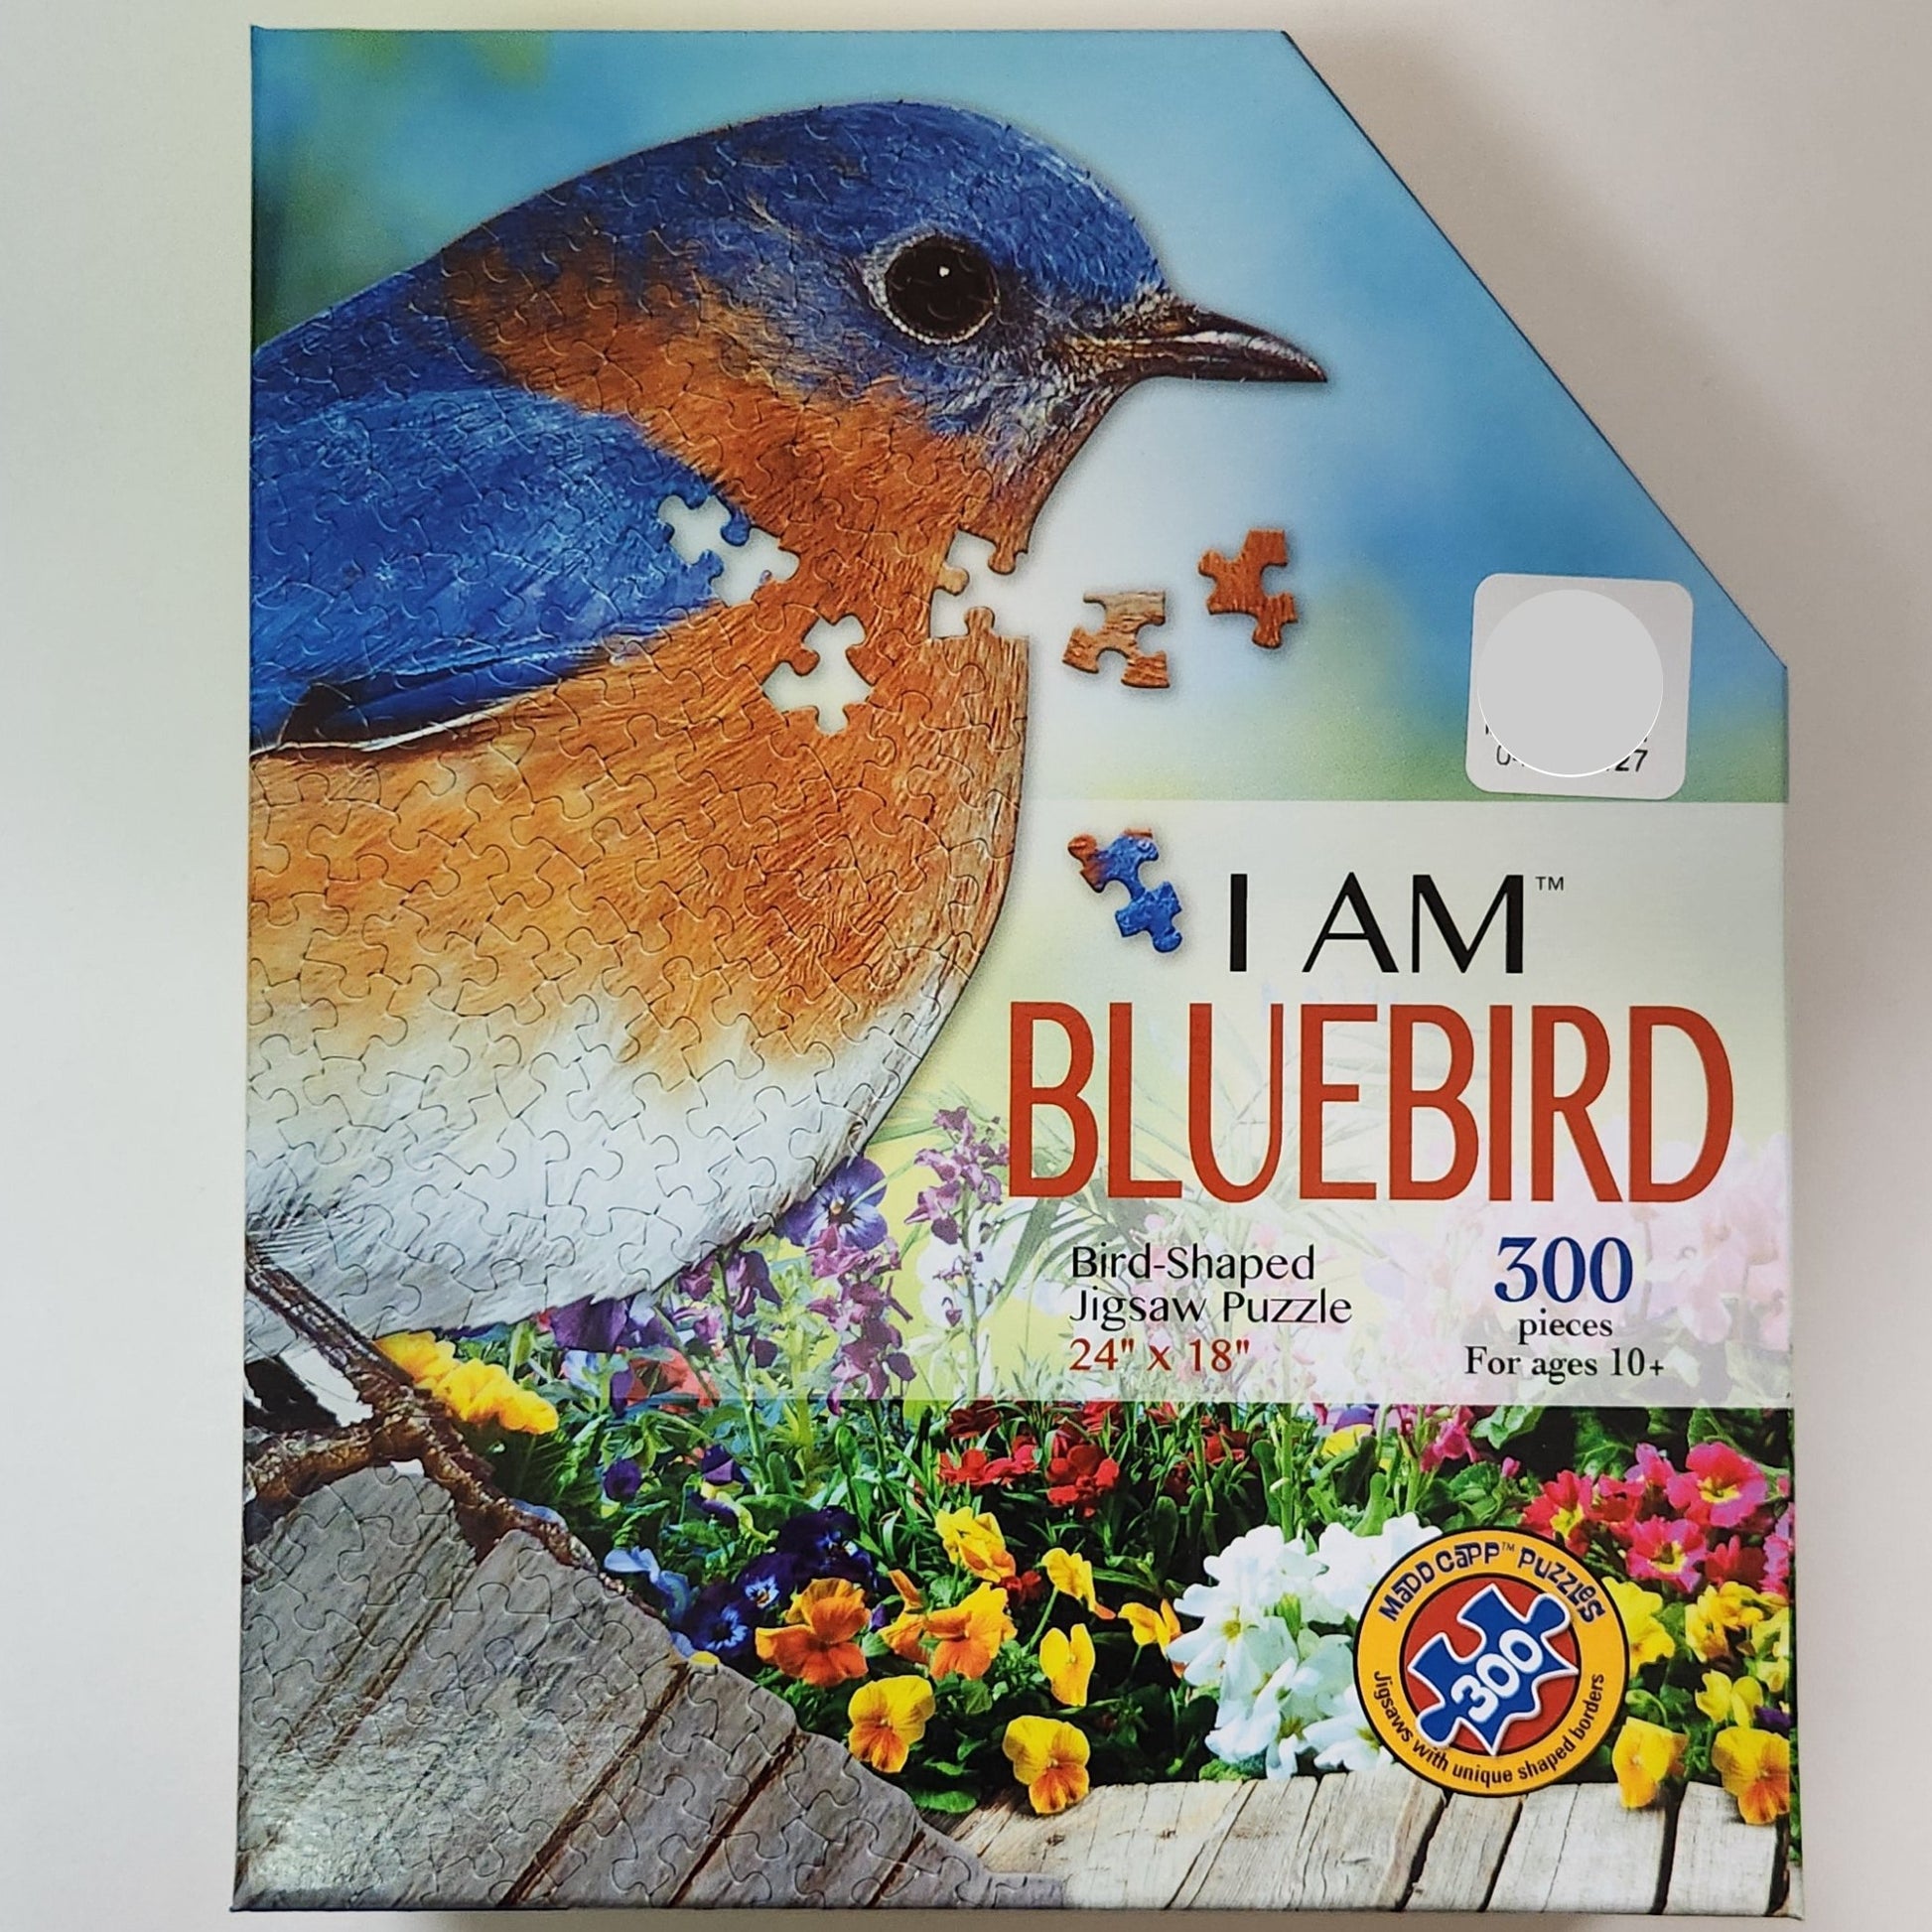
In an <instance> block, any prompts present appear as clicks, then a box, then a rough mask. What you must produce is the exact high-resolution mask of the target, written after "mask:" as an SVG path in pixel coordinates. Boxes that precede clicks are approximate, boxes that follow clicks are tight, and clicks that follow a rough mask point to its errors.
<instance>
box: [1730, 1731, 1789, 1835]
mask: <svg viewBox="0 0 1932 1932" xmlns="http://www.w3.org/2000/svg"><path fill="white" fill-rule="evenodd" d="M1711 1768H1712V1769H1713V1770H1714V1771H1716V1772H1717V1774H1718V1775H1719V1776H1720V1777H1721V1778H1723V1779H1724V1781H1725V1790H1726V1791H1728V1792H1729V1793H1730V1795H1731V1796H1732V1797H1733V1798H1735V1799H1736V1800H1737V1812H1738V1815H1739V1817H1741V1818H1742V1819H1743V1821H1744V1823H1745V1824H1747V1825H1769V1824H1771V1823H1773V1822H1774V1821H1775V1820H1777V1819H1780V1818H1782V1817H1783V1816H1784V1814H1785V1813H1786V1812H1787V1811H1789V1810H1790V1809H1791V1745H1790V1743H1789V1742H1788V1741H1787V1740H1786V1739H1785V1738H1783V1737H1780V1736H1779V1735H1778V1734H1777V1732H1776V1731H1774V1730H1751V1729H1746V1728H1745V1727H1744V1726H1742V1725H1738V1726H1736V1727H1734V1728H1732V1729H1729V1730H1721V1731H1719V1732H1718V1734H1717V1736H1716V1737H1715V1738H1714V1739H1713V1740H1712V1744H1711Z"/></svg>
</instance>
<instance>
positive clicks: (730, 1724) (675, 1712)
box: [505, 1669, 795, 1905]
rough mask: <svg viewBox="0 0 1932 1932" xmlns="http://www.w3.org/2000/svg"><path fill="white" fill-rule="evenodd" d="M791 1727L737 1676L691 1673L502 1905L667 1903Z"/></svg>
mask: <svg viewBox="0 0 1932 1932" xmlns="http://www.w3.org/2000/svg"><path fill="white" fill-rule="evenodd" d="M794 1728H795V1725H794V1724H793V1720H792V1715H791V1712H790V1710H789V1709H788V1708H787V1707H786V1706H785V1705H784V1704H783V1703H782V1702H781V1701H780V1700H779V1699H777V1698H775V1697H773V1696H771V1695H770V1693H769V1692H767V1691H761V1690H759V1688H758V1687H757V1686H756V1685H755V1684H752V1683H750V1682H748V1681H747V1680H746V1679H745V1678H743V1677H740V1676H739V1675H738V1673H737V1672H736V1671H728V1670H720V1669H712V1670H694V1671H691V1672H690V1673H689V1675H688V1676H687V1677H686V1678H685V1679H684V1681H683V1682H682V1683H681V1684H680V1685H679V1687H678V1688H677V1690H676V1691H675V1692H673V1694H672V1696H671V1698H670V1700H669V1702H668V1703H667V1704H666V1705H665V1707H664V1710H663V1713H662V1715H661V1716H660V1717H659V1718H658V1720H657V1722H656V1723H655V1724H654V1725H652V1726H651V1728H650V1729H649V1730H648V1731H647V1732H646V1733H644V1735H643V1737H642V1738H641V1740H639V1741H638V1742H637V1743H636V1744H635V1745H634V1746H633V1747H632V1748H630V1749H629V1750H627V1751H625V1752H624V1753H623V1754H622V1756H621V1757H620V1759H619V1760H618V1762H617V1763H616V1764H615V1765H614V1766H613V1767H612V1770H611V1772H610V1774H609V1775H608V1776H607V1777H606V1779H605V1780H604V1782H603V1783H602V1784H601V1785H600V1786H599V1788H598V1789H597V1791H596V1792H595V1793H594V1794H593V1796H592V1797H591V1799H590V1800H589V1802H588V1803H587V1804H585V1805H583V1806H581V1807H580V1808H579V1810H578V1811H577V1812H576V1813H575V1814H573V1815H572V1816H571V1817H570V1818H569V1819H568V1820H566V1821H564V1824H563V1826H562V1827H561V1828H560V1829H559V1830H558V1831H557V1832H555V1833H553V1835H552V1838H551V1841H550V1843H549V1844H547V1845H546V1846H545V1847H544V1849H543V1851H542V1852H540V1853H539V1854H538V1856H537V1858H536V1859H535V1860H533V1861H532V1862H531V1863H530V1864H529V1865H528V1866H526V1867H525V1868H524V1870H523V1871H522V1872H521V1873H520V1874H519V1875H518V1877H517V1880H516V1882H515V1884H514V1885H513V1886H512V1887H511V1889H510V1892H509V1894H508V1895H507V1897H506V1899H505V1902H506V1903H508V1904H518V1905H521V1904H530V1905H659V1904H668V1903H669V1902H670V1901H671V1900H672V1899H673V1898H675V1897H676V1896H677V1894H678V1892H679V1891H680V1890H681V1889H682V1888H683V1886H684V1884H685V1882H686V1881H687V1880H688V1879H689V1878H690V1876H691V1874H692V1873H693V1872H694V1871H696V1870H697V1868H698V1866H699V1864H700V1863H702V1861H703V1860H704V1858H705V1856H706V1854H707V1853H709V1852H710V1850H711V1847H712V1844H713V1841H714V1840H715V1839H716V1838H717V1837H718V1835H719V1833H720V1832H721V1831H723V1830H724V1828H725V1826H726V1825H727V1824H728V1823H729V1822H730V1820H731V1819H732V1818H733V1817H735V1816H736V1815H737V1813H738V1812H739V1811H740V1810H741V1809H743V1807H744V1806H745V1805H746V1804H747V1803H748V1802H749V1801H750V1799H751V1796H752V1793H753V1791H754V1789H755V1788H756V1787H757V1785H758V1782H759V1778H760V1776H761V1775H762V1773H763V1771H764V1769H765V1767H766V1765H767V1764H768V1763H769V1762H770V1760H771V1758H772V1756H773V1755H774V1753H775V1752H776V1751H777V1750H778V1749H779V1747H780V1746H781V1745H782V1744H783V1742H784V1740H785V1739H786V1738H787V1737H788V1736H790V1735H791V1733H792V1731H793V1729H794Z"/></svg>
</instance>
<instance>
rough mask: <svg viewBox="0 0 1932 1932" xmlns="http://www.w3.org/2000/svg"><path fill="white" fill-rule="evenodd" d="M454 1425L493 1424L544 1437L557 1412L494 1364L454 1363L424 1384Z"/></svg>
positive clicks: (550, 1427) (553, 1422) (553, 1426)
mask: <svg viewBox="0 0 1932 1932" xmlns="http://www.w3.org/2000/svg"><path fill="white" fill-rule="evenodd" d="M428 1387H429V1392H430V1394H431V1395H433V1396H434V1397H435V1398H436V1399H437V1401H438V1402H440V1403H441V1404H442V1405H443V1406H444V1408H446V1409H447V1410H448V1411H449V1412H450V1414H451V1415H453V1416H454V1417H455V1418H456V1419H457V1421H458V1422H467V1423H471V1424H475V1425H482V1424H486V1423H495V1424H496V1425H497V1426H498V1427H500V1428H503V1429H511V1430H515V1431H517V1432H518V1433H519V1434H521V1435H525V1436H547V1435H549V1433H550V1432H551V1431H552V1430H553V1429H555V1428H556V1426H557V1412H556V1410H555V1409H553V1408H552V1407H551V1406H550V1404H549V1403H547V1402H546V1401H544V1399H543V1398H542V1396H540V1395H536V1394H534V1393H532V1392H531V1391H530V1390H529V1389H526V1388H524V1387H523V1386H522V1384H521V1383H519V1382H518V1381H517V1380H516V1378H515V1377H514V1376H512V1375H511V1374H510V1373H509V1372H508V1371H507V1370H506V1369H501V1368H498V1367H497V1366H496V1364H495V1363H494V1362H457V1363H456V1364H454V1365H453V1366H452V1367H451V1368H450V1369H449V1370H448V1371H447V1372H446V1373H445V1374H443V1375H441V1376H439V1377H438V1378H437V1380H436V1381H435V1382H433V1383H431V1384H429V1385H428Z"/></svg>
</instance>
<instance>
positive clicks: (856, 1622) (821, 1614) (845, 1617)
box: [758, 1577, 866, 1691]
mask: <svg viewBox="0 0 1932 1932" xmlns="http://www.w3.org/2000/svg"><path fill="white" fill-rule="evenodd" d="M865 1627H866V1599H865V1596H864V1593H863V1592H862V1591H861V1590H860V1588H859V1587H858V1585H857V1584H849V1583H846V1582H845V1581H844V1580H843V1579H841V1578H836V1577H821V1578H820V1579H819V1580H818V1582H817V1583H815V1584H807V1585H806V1586H805V1587H804V1588H803V1589H801V1590H800V1591H799V1592H798V1594H797V1595H796V1596H794V1597H793V1598H792V1599H791V1608H790V1609H788V1610H787V1611H786V1612H785V1620H784V1622H783V1623H782V1624H781V1625H780V1626H779V1627H778V1628H777V1629H775V1630H760V1631H759V1633H758V1647H759V1656H760V1657H761V1658H763V1659H764V1661H765V1662H766V1663H767V1664H776V1665H777V1667H778V1668H779V1669H780V1670H781V1671H783V1672H784V1674H785V1675H786V1676H787V1677H796V1678H800V1679H802V1680H803V1681H804V1682H805V1683H807V1684H811V1685H814V1686H816V1687H817V1688H818V1689H819V1690H821V1691H823V1690H829V1689H830V1688H831V1687H832V1686H833V1685H834V1684H843V1683H844V1682H845V1681H846V1680H847V1679H848V1678H853V1677H863V1676H865V1674H866V1656H865V1652H864V1651H862V1650H861V1649H860V1648H859V1646H858V1644H857V1643H856V1642H854V1641H853V1640H854V1638H856V1637H857V1636H858V1634H859V1632H860V1631H861V1630H863V1629H864V1628H865Z"/></svg>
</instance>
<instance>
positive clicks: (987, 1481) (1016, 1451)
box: [939, 1436, 1039, 1489]
mask: <svg viewBox="0 0 1932 1932" xmlns="http://www.w3.org/2000/svg"><path fill="white" fill-rule="evenodd" d="M1038 1463H1039V1449H1038V1446H1037V1445H1036V1444H1035V1442H1034V1440H1033V1438H1032V1437H1030V1436H1023V1437H1021V1438H1020V1440H1019V1441H1018V1442H1016V1443H1015V1444H1014V1446H1013V1453H1012V1454H1011V1455H988V1454H987V1452H986V1451H985V1450H984V1449H967V1450H966V1451H965V1452H964V1453H963V1454H961V1455H960V1457H959V1458H958V1460H957V1461H955V1460H954V1459H953V1457H952V1456H950V1455H948V1454H947V1453H946V1451H945V1450H944V1449H941V1450H940V1451H939V1480H940V1481H941V1482H956V1483H962V1484H964V1485H965V1487H967V1488H968V1489H1000V1488H1004V1487H1005V1486H1006V1484H1008V1483H1009V1482H1012V1481H1014V1480H1015V1479H1016V1478H1017V1477H1019V1476H1024V1475H1031V1474H1032V1473H1033V1472H1034V1470H1035V1468H1036V1467H1037V1466H1038Z"/></svg>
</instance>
